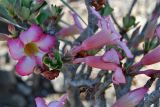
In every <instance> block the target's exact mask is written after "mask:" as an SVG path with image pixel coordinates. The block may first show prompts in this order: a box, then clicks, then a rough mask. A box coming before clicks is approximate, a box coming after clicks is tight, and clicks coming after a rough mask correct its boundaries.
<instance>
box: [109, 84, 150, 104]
mask: <svg viewBox="0 0 160 107" xmlns="http://www.w3.org/2000/svg"><path fill="white" fill-rule="evenodd" d="M147 91H148V89H147V88H145V87H142V88H138V89H135V90H133V91H130V92H129V93H127V94H126V95H124V96H122V97H121V98H120V99H119V100H118V101H117V102H116V103H115V104H114V105H113V106H112V107H135V106H136V105H137V104H138V103H139V102H140V101H141V100H142V99H143V98H144V95H145V94H146V93H147Z"/></svg>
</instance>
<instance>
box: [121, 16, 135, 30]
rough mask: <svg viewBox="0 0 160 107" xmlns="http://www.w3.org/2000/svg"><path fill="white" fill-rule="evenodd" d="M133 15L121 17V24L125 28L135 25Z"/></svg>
mask: <svg viewBox="0 0 160 107" xmlns="http://www.w3.org/2000/svg"><path fill="white" fill-rule="evenodd" d="M135 21H136V19H135V17H134V16H126V17H124V18H123V26H124V27H125V28H126V29H129V28H130V27H131V26H133V25H135Z"/></svg>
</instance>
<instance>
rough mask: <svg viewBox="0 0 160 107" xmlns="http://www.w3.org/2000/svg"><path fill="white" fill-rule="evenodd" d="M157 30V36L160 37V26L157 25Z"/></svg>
mask: <svg viewBox="0 0 160 107" xmlns="http://www.w3.org/2000/svg"><path fill="white" fill-rule="evenodd" d="M156 32H157V37H158V38H159V39H160V26H158V27H157V29H156Z"/></svg>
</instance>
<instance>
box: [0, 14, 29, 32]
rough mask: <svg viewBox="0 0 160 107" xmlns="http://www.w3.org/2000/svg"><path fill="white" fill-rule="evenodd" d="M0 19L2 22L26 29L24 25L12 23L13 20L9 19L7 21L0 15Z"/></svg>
mask: <svg viewBox="0 0 160 107" xmlns="http://www.w3.org/2000/svg"><path fill="white" fill-rule="evenodd" d="M0 21H2V22H4V23H7V24H11V25H14V26H16V27H18V28H20V29H23V30H26V29H27V28H24V27H22V26H20V25H18V24H16V23H13V22H11V21H9V20H7V19H5V18H3V17H0Z"/></svg>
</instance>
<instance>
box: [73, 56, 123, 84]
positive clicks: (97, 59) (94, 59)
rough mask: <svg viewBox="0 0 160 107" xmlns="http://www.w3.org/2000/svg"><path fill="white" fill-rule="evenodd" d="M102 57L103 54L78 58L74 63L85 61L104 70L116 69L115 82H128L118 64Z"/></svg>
mask: <svg viewBox="0 0 160 107" xmlns="http://www.w3.org/2000/svg"><path fill="white" fill-rule="evenodd" d="M102 57H103V56H88V57H85V58H77V59H75V60H74V61H73V63H75V64H77V63H82V62H84V63H85V64H87V65H88V66H90V67H95V68H99V69H102V70H112V71H114V73H113V77H112V81H113V82H114V83H115V84H119V83H126V80H125V77H124V74H123V72H122V69H121V68H120V67H119V66H118V65H117V64H114V63H110V62H105V61H104V60H103V58H102Z"/></svg>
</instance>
